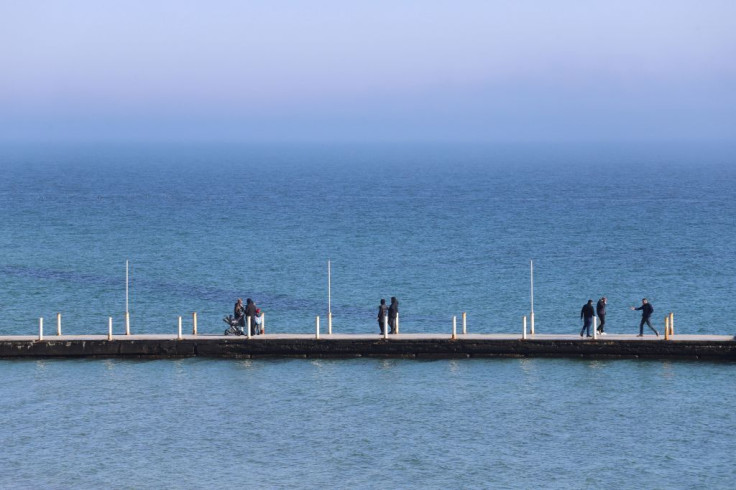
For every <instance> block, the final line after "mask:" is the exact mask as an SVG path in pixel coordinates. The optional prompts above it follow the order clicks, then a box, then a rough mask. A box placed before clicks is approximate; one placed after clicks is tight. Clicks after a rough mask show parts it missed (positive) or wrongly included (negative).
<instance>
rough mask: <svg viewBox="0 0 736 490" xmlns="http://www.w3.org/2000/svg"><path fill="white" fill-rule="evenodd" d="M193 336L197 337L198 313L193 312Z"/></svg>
mask: <svg viewBox="0 0 736 490" xmlns="http://www.w3.org/2000/svg"><path fill="white" fill-rule="evenodd" d="M192 335H197V312H196V311H194V312H192Z"/></svg>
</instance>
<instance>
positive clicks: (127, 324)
mask: <svg viewBox="0 0 736 490" xmlns="http://www.w3.org/2000/svg"><path fill="white" fill-rule="evenodd" d="M125 335H130V312H129V311H126V312H125Z"/></svg>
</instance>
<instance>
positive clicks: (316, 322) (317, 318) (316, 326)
mask: <svg viewBox="0 0 736 490" xmlns="http://www.w3.org/2000/svg"><path fill="white" fill-rule="evenodd" d="M314 329H315V331H316V333H315V338H316V339H317V340H319V315H317V317H316V318H315V319H314Z"/></svg>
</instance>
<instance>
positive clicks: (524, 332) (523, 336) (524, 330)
mask: <svg viewBox="0 0 736 490" xmlns="http://www.w3.org/2000/svg"><path fill="white" fill-rule="evenodd" d="M522 320H523V323H524V329H523V330H522V331H521V338H522V340H526V315H524V316H523V317H522Z"/></svg>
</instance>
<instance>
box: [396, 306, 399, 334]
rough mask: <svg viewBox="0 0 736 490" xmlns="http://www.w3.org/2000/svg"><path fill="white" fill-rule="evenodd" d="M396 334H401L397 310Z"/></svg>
mask: <svg viewBox="0 0 736 490" xmlns="http://www.w3.org/2000/svg"><path fill="white" fill-rule="evenodd" d="M396 335H399V312H398V311H397V312H396Z"/></svg>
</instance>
